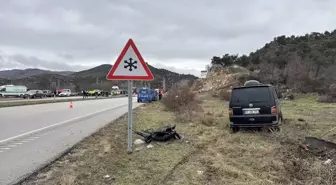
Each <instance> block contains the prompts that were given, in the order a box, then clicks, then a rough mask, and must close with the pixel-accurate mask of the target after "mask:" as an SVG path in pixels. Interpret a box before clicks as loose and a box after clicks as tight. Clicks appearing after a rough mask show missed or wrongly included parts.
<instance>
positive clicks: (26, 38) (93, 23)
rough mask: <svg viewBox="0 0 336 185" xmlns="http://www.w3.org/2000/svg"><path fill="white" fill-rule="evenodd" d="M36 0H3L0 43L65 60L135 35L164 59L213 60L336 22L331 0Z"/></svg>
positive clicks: (101, 54) (105, 50)
mask: <svg viewBox="0 0 336 185" xmlns="http://www.w3.org/2000/svg"><path fill="white" fill-rule="evenodd" d="M31 2H32V3H28V4H27V3H22V1H20V0H15V1H4V2H2V6H0V46H1V45H5V46H15V47H22V48H29V49H35V50H39V49H43V50H47V51H49V52H52V53H55V55H56V56H59V57H61V58H64V59H67V60H73V59H77V60H82V59H85V60H89V59H100V60H103V61H109V60H110V59H111V57H114V56H115V55H117V54H119V53H120V50H121V49H122V47H123V46H124V44H125V42H126V41H127V39H128V38H129V37H132V38H134V40H135V42H136V44H137V45H138V47H139V49H140V51H141V53H143V54H145V55H147V56H151V57H153V58H157V59H159V60H166V59H183V58H184V59H191V60H192V59H195V60H199V61H202V60H203V61H204V60H207V61H210V58H211V57H212V56H213V55H222V54H224V53H249V52H251V51H254V50H255V49H257V48H259V47H262V46H263V45H264V44H265V42H268V41H270V40H272V39H273V37H275V36H278V35H282V34H290V35H292V34H293V35H297V34H304V33H306V32H312V31H324V30H326V29H329V30H331V29H334V25H333V23H334V22H336V16H335V12H336V1H331V0H329V1H327V0H325V1H317V0H297V1H292V0H282V1H278V0H254V1H246V0H237V1H229V0H212V1H193V0H182V1H177V0H173V1H163V0H157V1H150V0H113V1H112V0H99V1H96V2H94V3H93V2H92V1H91V0H73V1H67V0H49V1H44V0H32V1H31ZM4 52H5V51H4ZM60 53H61V54H60ZM64 53H65V54H64ZM70 56H71V57H70ZM65 61H66V60H65ZM48 65H49V64H48ZM68 67H69V66H68Z"/></svg>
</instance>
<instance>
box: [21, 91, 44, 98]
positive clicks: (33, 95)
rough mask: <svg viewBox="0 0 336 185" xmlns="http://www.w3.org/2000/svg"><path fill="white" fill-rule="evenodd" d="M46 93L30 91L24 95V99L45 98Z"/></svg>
mask: <svg viewBox="0 0 336 185" xmlns="http://www.w3.org/2000/svg"><path fill="white" fill-rule="evenodd" d="M43 97H44V93H43V91H41V90H29V91H27V92H26V93H25V94H24V95H23V98H24V99H31V98H43Z"/></svg>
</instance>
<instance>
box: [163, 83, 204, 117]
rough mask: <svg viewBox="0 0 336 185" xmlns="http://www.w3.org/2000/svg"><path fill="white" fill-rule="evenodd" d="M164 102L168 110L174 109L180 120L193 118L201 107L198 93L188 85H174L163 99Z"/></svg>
mask: <svg viewBox="0 0 336 185" xmlns="http://www.w3.org/2000/svg"><path fill="white" fill-rule="evenodd" d="M162 103H163V105H164V106H165V107H166V108H167V109H168V110H171V111H174V112H175V113H176V114H177V115H176V118H177V119H178V120H180V121H189V120H192V119H193V117H195V116H196V115H197V112H198V111H200V109H201V107H200V106H199V103H200V102H199V101H198V100H197V99H196V94H195V93H194V92H192V91H191V89H190V88H189V87H188V86H187V85H186V86H183V87H181V88H177V87H176V86H175V87H173V88H172V89H171V90H170V91H169V93H168V94H167V96H165V97H164V98H163V99H162Z"/></svg>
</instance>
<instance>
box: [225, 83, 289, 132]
mask: <svg viewBox="0 0 336 185" xmlns="http://www.w3.org/2000/svg"><path fill="white" fill-rule="evenodd" d="M229 119H230V128H231V130H232V131H233V132H237V131H239V128H241V127H265V126H266V127H273V128H276V129H279V126H280V125H281V123H282V120H283V116H282V112H281V107H280V101H279V99H278V96H277V92H276V90H275V88H274V86H272V85H264V84H258V85H249V86H245V87H237V88H233V89H232V94H231V98H230V102H229Z"/></svg>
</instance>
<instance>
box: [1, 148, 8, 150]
mask: <svg viewBox="0 0 336 185" xmlns="http://www.w3.org/2000/svg"><path fill="white" fill-rule="evenodd" d="M0 150H10V148H0Z"/></svg>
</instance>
